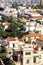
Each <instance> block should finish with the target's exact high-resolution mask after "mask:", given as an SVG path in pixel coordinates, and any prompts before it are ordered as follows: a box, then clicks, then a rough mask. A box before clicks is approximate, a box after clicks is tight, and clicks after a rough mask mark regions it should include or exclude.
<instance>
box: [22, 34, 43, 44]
mask: <svg viewBox="0 0 43 65" xmlns="http://www.w3.org/2000/svg"><path fill="white" fill-rule="evenodd" d="M41 37H43V35H42V34H39V33H30V34H27V35H25V36H23V39H24V40H25V41H26V42H29V41H31V43H33V42H36V39H37V38H41Z"/></svg>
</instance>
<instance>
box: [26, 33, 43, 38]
mask: <svg viewBox="0 0 43 65" xmlns="http://www.w3.org/2000/svg"><path fill="white" fill-rule="evenodd" d="M25 36H26V37H38V36H43V35H42V34H39V33H31V34H27V35H25Z"/></svg>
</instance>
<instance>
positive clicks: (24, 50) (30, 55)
mask: <svg viewBox="0 0 43 65" xmlns="http://www.w3.org/2000/svg"><path fill="white" fill-rule="evenodd" d="M20 58H21V60H20V62H21V65H43V51H42V50H41V51H40V50H39V48H38V51H37V50H35V49H33V47H32V45H27V46H25V45H24V46H22V47H21V55H20Z"/></svg>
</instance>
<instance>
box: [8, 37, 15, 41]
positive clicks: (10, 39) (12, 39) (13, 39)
mask: <svg viewBox="0 0 43 65" xmlns="http://www.w3.org/2000/svg"><path fill="white" fill-rule="evenodd" d="M7 41H16V39H15V38H13V37H7Z"/></svg>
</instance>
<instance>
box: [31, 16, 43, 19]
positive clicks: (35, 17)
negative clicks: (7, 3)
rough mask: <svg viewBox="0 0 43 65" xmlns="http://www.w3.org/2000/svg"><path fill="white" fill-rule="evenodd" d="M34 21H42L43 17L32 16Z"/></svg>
mask: <svg viewBox="0 0 43 65" xmlns="http://www.w3.org/2000/svg"><path fill="white" fill-rule="evenodd" d="M32 17H33V18H34V19H38V20H40V19H42V18H43V16H32Z"/></svg>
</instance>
